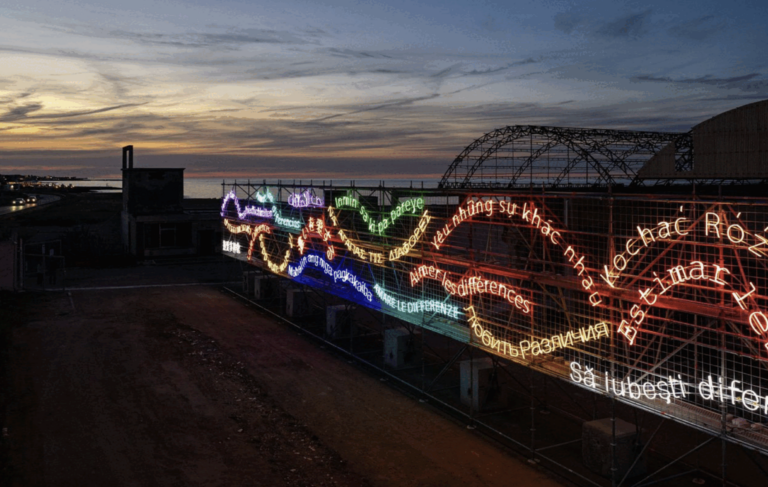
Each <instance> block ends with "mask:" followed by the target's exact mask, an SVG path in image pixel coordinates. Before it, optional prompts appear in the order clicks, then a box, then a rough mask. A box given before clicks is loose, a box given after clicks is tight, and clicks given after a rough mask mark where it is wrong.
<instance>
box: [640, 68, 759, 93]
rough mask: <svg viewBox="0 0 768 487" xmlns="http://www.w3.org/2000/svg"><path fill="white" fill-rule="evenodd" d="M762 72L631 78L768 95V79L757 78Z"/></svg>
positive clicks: (641, 80)
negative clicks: (688, 76)
mask: <svg viewBox="0 0 768 487" xmlns="http://www.w3.org/2000/svg"><path fill="white" fill-rule="evenodd" d="M759 76H760V73H750V74H745V75H743V76H732V77H730V78H718V77H715V76H711V75H706V76H699V77H697V78H677V79H674V78H670V77H667V76H650V75H639V76H633V77H632V78H630V81H633V82H643V81H646V82H652V83H674V84H681V85H707V86H712V87H717V88H726V89H737V90H740V91H749V92H753V93H755V94H758V93H761V95H760V96H761V97H765V96H768V80H764V79H755V78H757V77H759Z"/></svg>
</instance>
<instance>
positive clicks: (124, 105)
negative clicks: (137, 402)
mask: <svg viewBox="0 0 768 487" xmlns="http://www.w3.org/2000/svg"><path fill="white" fill-rule="evenodd" d="M9 4H10V5H9ZM766 21H768V7H766V6H765V3H764V1H762V0H761V1H754V2H738V1H735V2H734V1H731V2H723V1H711V2H710V1H702V0H697V1H685V2H677V1H675V2H672V1H668V0H666V1H645V2H621V3H618V2H614V1H591V2H586V1H558V0H551V1H550V0H535V1H514V2H511V1H508V2H487V1H477V2H470V1H451V0H439V1H429V2H412V1H322V0H321V1H298V0H281V1H279V2H262V1H256V0H254V1H251V0H240V1H229V0H223V1H222V0H217V1H206V0H178V1H162V2H156V1H149V0H132V1H130V2H126V1H120V2H117V1H113V0H79V1H70V0H24V1H23V2H3V4H2V6H0V66H1V67H0V173H25V174H53V175H74V176H88V177H104V176H113V177H114V176H117V175H118V174H119V172H120V171H119V169H120V157H121V153H120V147H122V146H123V145H126V144H133V145H134V146H135V160H136V165H137V166H142V167H161V166H168V167H186V168H187V169H186V175H187V176H188V177H190V176H192V177H194V176H201V177H202V176H215V177H224V176H226V177H254V178H261V177H265V178H272V177H306V178H310V177H315V178H318V179H321V178H326V177H327V178H330V177H344V178H348V177H360V178H364V177H371V178H386V177H408V178H422V177H434V176H439V175H441V174H442V173H443V172H444V171H445V169H446V167H447V165H448V164H449V163H450V162H451V160H453V158H454V157H455V156H456V154H458V153H459V152H461V150H462V149H463V148H464V147H465V146H466V145H468V144H469V143H470V142H472V140H474V139H475V138H477V137H479V136H480V135H482V134H483V133H486V132H489V131H491V130H493V129H495V128H499V127H503V126H506V125H529V124H530V125H550V126H564V127H592V128H619V129H638V130H658V131H685V130H688V129H690V128H691V127H692V126H693V125H695V124H697V123H699V122H701V121H703V120H705V119H707V118H709V117H711V116H714V115H716V114H718V113H721V112H723V111H726V110H729V109H731V108H735V107H738V106H741V105H744V104H747V103H751V102H754V101H758V100H762V99H766V98H768V81H767V80H768V66H767V65H766V63H768V48H767V47H766V46H768V28H767V27H766Z"/></svg>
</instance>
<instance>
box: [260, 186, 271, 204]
mask: <svg viewBox="0 0 768 487" xmlns="http://www.w3.org/2000/svg"><path fill="white" fill-rule="evenodd" d="M256 201H258V202H259V203H274V202H275V198H274V196H272V192H271V191H270V190H269V188H267V189H266V190H265V191H264V193H262V192H261V191H257V192H256Z"/></svg>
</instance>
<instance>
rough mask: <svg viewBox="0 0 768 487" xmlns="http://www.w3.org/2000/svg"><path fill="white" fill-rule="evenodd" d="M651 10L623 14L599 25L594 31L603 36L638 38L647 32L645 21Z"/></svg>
mask: <svg viewBox="0 0 768 487" xmlns="http://www.w3.org/2000/svg"><path fill="white" fill-rule="evenodd" d="M650 14H651V11H650V10H646V11H645V12H641V13H636V14H630V15H625V16H624V17H621V18H619V19H616V20H614V21H613V22H608V23H606V24H603V25H602V26H600V27H599V28H598V29H597V30H596V32H597V34H599V35H601V36H605V37H615V38H622V37H623V38H632V39H638V38H640V37H642V36H643V35H645V34H646V33H647V32H648V28H647V22H648V17H649V16H650Z"/></svg>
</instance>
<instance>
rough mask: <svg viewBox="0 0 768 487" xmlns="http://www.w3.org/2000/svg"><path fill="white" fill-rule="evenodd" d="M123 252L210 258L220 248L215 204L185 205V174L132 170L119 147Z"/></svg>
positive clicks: (128, 155) (127, 152) (129, 151)
mask: <svg viewBox="0 0 768 487" xmlns="http://www.w3.org/2000/svg"><path fill="white" fill-rule="evenodd" d="M122 172H123V209H122V213H121V217H122V218H121V219H122V238H123V246H124V248H125V250H126V252H128V253H129V254H131V255H134V256H136V257H138V258H139V259H145V258H153V257H169V256H181V255H212V254H214V253H216V252H218V250H219V248H220V246H221V244H220V242H221V228H220V227H221V222H220V220H219V212H218V208H217V202H216V201H213V200H212V201H207V200H185V199H184V168H135V167H133V146H132V145H129V146H126V147H123V168H122Z"/></svg>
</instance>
